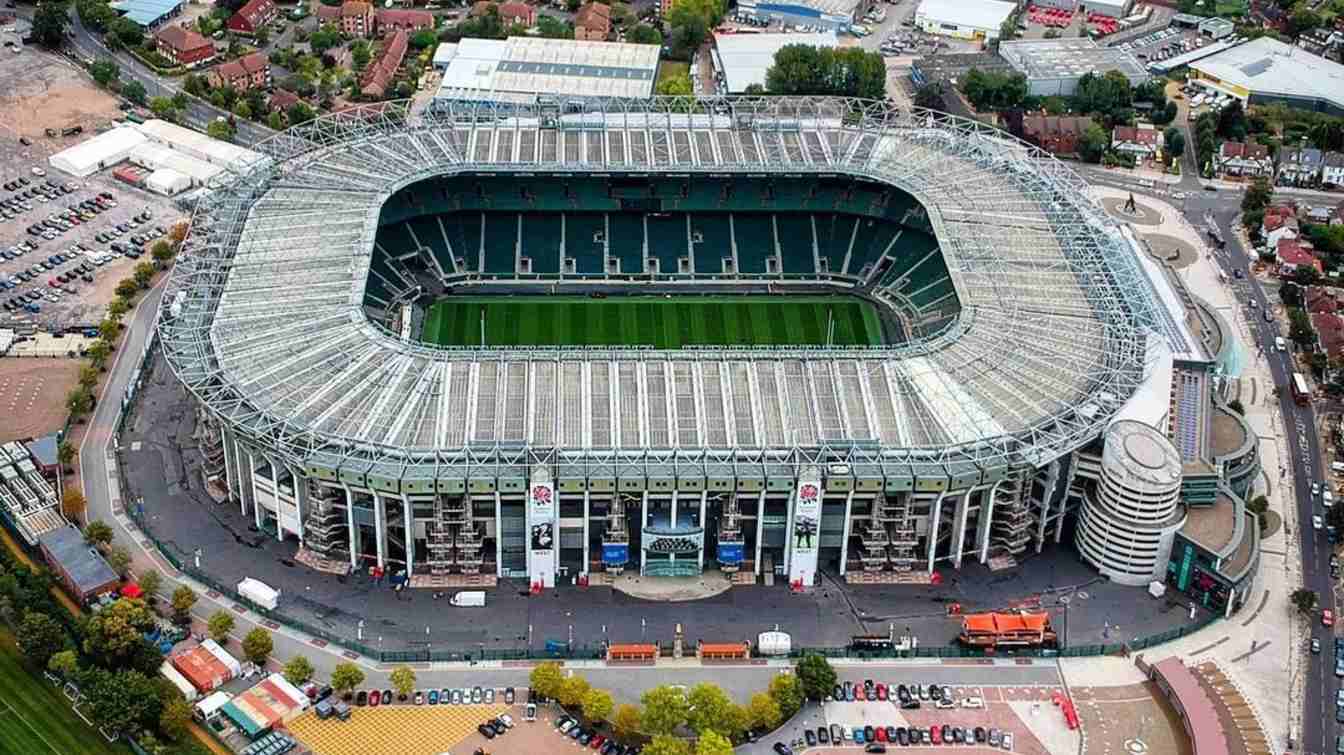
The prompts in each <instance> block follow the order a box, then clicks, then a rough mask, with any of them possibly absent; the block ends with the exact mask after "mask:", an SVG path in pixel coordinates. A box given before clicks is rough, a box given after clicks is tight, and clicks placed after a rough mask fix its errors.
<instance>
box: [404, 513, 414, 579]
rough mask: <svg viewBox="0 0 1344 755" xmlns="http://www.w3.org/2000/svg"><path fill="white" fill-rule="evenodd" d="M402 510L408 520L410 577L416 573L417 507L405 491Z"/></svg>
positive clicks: (408, 572)
mask: <svg viewBox="0 0 1344 755" xmlns="http://www.w3.org/2000/svg"><path fill="white" fill-rule="evenodd" d="M401 511H402V513H403V515H404V517H403V519H404V521H405V522H406V576H407V578H409V577H410V576H411V575H412V574H414V573H415V517H414V516H413V514H414V513H415V509H414V508H413V507H412V506H411V499H410V498H409V497H408V496H407V495H406V494H405V493H402V494H401Z"/></svg>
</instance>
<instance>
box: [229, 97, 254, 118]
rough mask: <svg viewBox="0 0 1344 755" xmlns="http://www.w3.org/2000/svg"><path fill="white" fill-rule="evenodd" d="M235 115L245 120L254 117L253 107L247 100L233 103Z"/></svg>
mask: <svg viewBox="0 0 1344 755" xmlns="http://www.w3.org/2000/svg"><path fill="white" fill-rule="evenodd" d="M233 114H234V115H236V116H238V117H239V118H242V119H244V120H246V119H249V118H251V117H252V106H251V105H250V104H248V102H247V100H238V101H237V102H235V103H233Z"/></svg>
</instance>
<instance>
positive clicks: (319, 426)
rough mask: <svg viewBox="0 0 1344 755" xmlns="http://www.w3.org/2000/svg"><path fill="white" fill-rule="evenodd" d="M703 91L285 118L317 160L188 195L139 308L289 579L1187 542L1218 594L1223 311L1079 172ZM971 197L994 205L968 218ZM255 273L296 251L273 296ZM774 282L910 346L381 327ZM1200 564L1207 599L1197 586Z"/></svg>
mask: <svg viewBox="0 0 1344 755" xmlns="http://www.w3.org/2000/svg"><path fill="white" fill-rule="evenodd" d="M714 107H715V108H716V109H715V111H714V113H713V114H706V113H701V112H697V111H695V110H688V109H687V108H686V107H685V103H684V100H680V99H678V98H661V97H655V98H652V99H648V100H639V101H631V100H622V101H613V100H604V101H600V102H588V103H585V104H584V107H581V108H577V109H575V110H574V111H573V112H570V113H567V112H565V109H564V108H562V107H560V105H559V104H557V103H538V104H533V105H526V106H523V105H519V106H516V107H515V108H514V109H513V110H512V111H511V113H510V115H509V116H508V117H502V118H492V119H489V120H485V119H479V118H477V119H472V118H470V117H469V116H470V115H471V114H472V113H474V112H477V106H475V105H474V104H471V103H466V104H463V105H461V106H460V108H459V106H453V105H449V106H447V107H446V108H445V109H443V110H441V111H439V112H433V113H429V114H426V116H425V117H424V118H423V119H422V120H421V121H420V122H419V123H417V125H416V126H415V128H413V129H412V128H407V127H406V126H405V125H404V124H403V123H400V122H398V121H397V120H395V119H388V120H386V121H382V120H375V119H366V120H360V121H354V120H341V119H339V118H336V117H334V116H332V117H327V118H325V119H320V120H319V121H318V122H315V123H313V124H309V125H306V126H303V127H300V131H299V132H298V133H297V134H296V136H299V137H304V136H305V134H306V133H307V130H311V132H312V134H314V135H316V134H317V133H321V134H322V138H323V139H324V142H323V143H324V145H325V148H324V149H323V150H321V151H320V152H315V151H312V150H310V149H309V148H308V147H307V146H306V145H308V144H310V143H311V141H310V139H309V138H295V139H289V140H283V141H280V142H277V143H275V144H274V149H273V151H272V152H271V156H272V157H273V158H274V160H275V162H274V163H273V164H268V165H266V166H261V167H259V168H258V169H257V170H255V171H253V172H252V173H251V174H250V175H247V176H240V177H239V178H238V179H237V180H236V181H234V182H233V183H231V184H229V185H227V186H223V187H221V188H220V189H218V190H216V191H214V192H212V193H211V194H210V195H209V196H208V197H206V198H204V199H203V200H202V201H201V203H200V205H199V208H198V213H197V215H196V216H195V221H194V222H193V226H192V231H191V234H190V235H189V236H188V238H187V240H186V242H185V243H186V253H185V254H184V255H183V257H182V261H180V262H179V263H178V264H177V266H176V267H175V269H174V272H173V275H172V278H171V279H170V282H169V284H168V288H167V290H166V293H165V297H166V299H167V300H168V301H172V302H173V305H172V306H171V307H170V308H169V309H167V310H166V311H165V314H164V316H163V318H162V319H161V320H160V322H159V325H158V334H159V338H160V341H161V343H162V348H163V353H164V357H165V359H166V361H167V363H168V364H169V365H170V366H171V367H172V369H173V370H174V372H175V374H176V375H177V376H178V378H179V379H180V380H181V381H182V382H183V383H184V384H185V385H186V387H187V388H188V390H189V391H190V392H191V393H192V395H194V396H195V397H196V398H197V399H198V400H199V402H200V414H199V416H200V418H201V426H200V429H199V431H198V438H199V443H200V446H201V448H202V451H203V454H204V456H205V460H206V465H207V469H206V470H205V471H206V474H207V476H210V477H217V478H218V479H220V480H221V482H222V487H223V488H225V489H226V491H227V497H228V499H229V501H230V503H231V505H236V506H239V507H240V510H241V511H242V512H243V513H244V514H245V515H246V516H248V517H249V518H251V519H252V520H253V521H254V522H255V524H256V526H257V527H258V528H259V529H260V530H261V531H264V532H268V533H271V534H272V535H273V536H275V537H276V538H278V539H281V540H287V541H290V542H294V543H296V544H297V545H298V546H299V548H300V554H301V556H303V557H302V558H300V559H299V560H300V562H301V563H304V564H306V565H308V566H311V567H313V568H324V569H329V568H340V569H346V568H362V567H366V566H378V567H383V568H390V569H394V570H399V571H404V572H405V573H406V575H407V576H408V578H409V580H410V584H411V586H412V587H416V586H431V585H436V586H440V585H442V586H446V585H453V584H472V585H482V586H489V585H493V584H495V580H497V579H503V578H516V579H526V580H528V582H529V584H531V585H532V586H533V587H534V588H543V587H551V586H553V585H555V584H557V583H558V582H559V581H561V580H566V579H568V578H570V577H583V578H586V579H591V580H594V581H600V580H603V579H609V578H611V577H612V575H616V574H620V573H622V572H624V571H627V570H628V571H630V572H635V571H638V573H639V574H641V575H646V576H651V577H657V576H670V575H681V576H686V575H696V574H701V573H703V572H705V571H707V570H715V569H716V570H718V571H721V572H723V573H724V574H725V575H728V576H730V577H731V579H732V580H733V581H734V582H735V583H743V584H750V583H753V582H756V581H758V580H760V579H761V578H762V576H763V575H778V576H779V577H781V578H784V579H787V580H788V583H789V584H791V585H796V586H802V585H812V584H815V583H816V582H817V581H818V579H819V572H823V571H824V572H827V573H829V574H833V575H836V576H837V578H840V579H846V580H850V581H863V582H900V581H905V582H908V581H921V580H923V581H927V580H929V579H931V578H932V576H931V575H932V574H933V573H934V572H935V570H937V569H940V568H949V567H950V568H958V567H960V566H962V565H963V564H964V563H966V562H967V561H973V562H978V563H983V564H986V565H988V566H989V567H990V568H992V569H1011V568H1013V567H1014V565H1015V564H1016V563H1018V561H1019V559H1022V558H1025V557H1027V556H1029V555H1030V554H1033V553H1038V552H1040V551H1041V550H1042V549H1044V548H1045V546H1046V545H1047V544H1049V543H1056V542H1063V541H1065V539H1066V538H1071V539H1073V540H1074V541H1075V542H1077V543H1078V544H1079V549H1080V552H1082V553H1084V554H1085V557H1086V558H1088V560H1089V561H1091V562H1092V563H1094V564H1095V565H1096V566H1097V568H1098V570H1099V571H1101V572H1102V573H1105V574H1109V575H1115V576H1117V578H1120V579H1127V580H1133V581H1136V582H1138V581H1143V580H1148V579H1150V578H1153V579H1162V578H1163V577H1161V576H1160V575H1161V574H1162V573H1163V565H1164V564H1166V563H1170V560H1171V559H1175V558H1186V557H1187V554H1195V555H1198V553H1201V552H1202V553H1206V554H1215V555H1214V556H1212V557H1211V558H1206V559H1202V560H1200V559H1196V560H1197V561H1198V564H1197V565H1198V566H1199V568H1200V569H1202V570H1203V571H1204V572H1210V573H1213V576H1210V575H1209V574H1205V575H1204V576H1202V577H1200V578H1198V579H1196V578H1195V577H1193V576H1192V570H1193V568H1194V566H1193V565H1187V566H1188V567H1189V568H1178V569H1177V570H1176V571H1174V572H1169V573H1168V575H1169V576H1168V577H1167V580H1168V584H1170V585H1172V586H1173V587H1175V588H1176V589H1184V590H1187V591H1188V592H1190V593H1191V594H1194V593H1195V591H1197V590H1205V593H1204V594H1206V595H1208V596H1210V597H1207V598H1201V599H1202V600H1208V601H1213V602H1209V603H1206V605H1210V606H1211V607H1214V608H1222V609H1224V610H1229V611H1230V610H1234V609H1235V608H1236V607H1237V606H1239V605H1240V604H1241V603H1242V602H1243V601H1244V599H1245V597H1244V596H1245V595H1247V594H1249V593H1250V592H1251V586H1252V584H1253V581H1254V573H1255V566H1256V564H1257V562H1258V555H1257V547H1258V540H1257V538H1258V532H1257V530H1256V529H1255V526H1254V524H1250V525H1246V524H1245V522H1246V521H1248V520H1249V519H1248V517H1247V516H1246V512H1245V503H1244V499H1245V496H1246V495H1247V491H1248V490H1249V488H1250V486H1251V484H1252V483H1253V481H1254V479H1255V477H1256V475H1258V474H1259V461H1258V457H1257V456H1256V452H1255V444H1254V443H1252V442H1251V441H1250V439H1251V438H1253V437H1254V435H1253V434H1252V433H1251V432H1250V429H1249V427H1248V426H1246V424H1245V422H1244V420H1241V419H1240V418H1239V416H1238V415H1236V414H1235V413H1234V412H1231V411H1230V410H1227V409H1226V407H1225V402H1224V399H1223V397H1222V394H1221V389H1220V379H1219V376H1220V374H1222V372H1223V371H1224V370H1225V369H1226V368H1227V367H1228V366H1229V365H1231V364H1232V362H1233V361H1234V358H1235V349H1234V348H1233V345H1232V343H1231V339H1230V338H1228V337H1225V335H1224V334H1227V333H1230V332H1231V330H1230V329H1229V328H1228V327H1227V325H1226V323H1225V322H1224V321H1222V319H1221V318H1220V316H1219V315H1218V314H1217V313H1216V312H1214V311H1213V310H1212V308H1209V307H1202V306H1201V305H1200V303H1199V301H1198V299H1197V297H1194V296H1193V295H1190V294H1189V293H1188V292H1184V293H1182V294H1178V293H1177V291H1176V289H1175V287H1176V286H1179V285H1180V282H1179V280H1178V279H1172V278H1169V277H1168V276H1167V275H1166V274H1165V273H1164V272H1163V271H1162V269H1161V268H1159V267H1158V266H1157V265H1156V263H1154V262H1153V261H1152V260H1151V259H1149V258H1148V256H1147V255H1146V254H1144V253H1142V252H1141V246H1140V242H1138V241H1137V240H1136V239H1135V237H1134V236H1133V234H1132V233H1131V232H1130V231H1129V230H1128V229H1127V228H1124V227H1120V226H1117V225H1116V224H1115V223H1113V222H1112V221H1110V220H1108V219H1107V218H1106V216H1105V215H1103V214H1102V213H1101V211H1100V210H1099V209H1098V208H1096V207H1095V206H1094V205H1092V204H1091V203H1090V202H1088V201H1087V200H1086V198H1085V192H1084V184H1083V182H1082V181H1081V179H1079V178H1078V177H1077V176H1076V175H1075V174H1074V173H1073V172H1072V171H1070V170H1069V169H1068V168H1067V167H1065V166H1064V165H1063V164H1061V163H1059V162H1057V161H1054V160H1052V159H1049V158H1043V157H1040V156H1039V155H1037V154H1034V153H1032V152H1031V151H1030V150H1028V149H1026V148H1025V147H1024V145H1022V144H1021V143H1018V142H1015V141H1013V140H1011V139H1009V138H1006V137H1005V136H1003V135H1002V134H999V133H995V132H989V131H986V130H984V129H983V128H981V127H979V125H978V124H974V123H972V122H969V121H966V122H963V121H960V120H958V119H955V118H950V117H949V118H946V119H940V120H938V121H936V122H934V121H928V120H926V119H923V118H921V117H919V116H917V115H915V114H910V113H900V112H896V111H893V110H890V109H887V108H880V107H879V108H874V109H873V110H872V111H871V112H867V111H865V112H864V113H863V114H862V115H861V116H860V117H857V118H856V117H855V112H856V111H855V109H854V108H855V104H854V103H853V102H852V101H849V100H830V99H826V98H763V99H762V98H722V99H717V100H715V101H714ZM781 123H787V124H788V125H789V127H788V128H780V127H779V124H781ZM427 164H430V165H433V166H435V167H434V169H433V171H432V173H433V175H427V174H426V168H425V166H426V165H427ZM767 166H769V168H770V169H771V170H769V171H766V170H764V169H765V168H766V167H767ZM282 173H283V180H275V179H276V178H277V177H279V176H280V175H281V174H282ZM767 173H768V174H769V175H762V174H767ZM915 196H918V197H919V200H915V199H914V197H915ZM987 206H992V207H994V208H996V209H997V210H1000V211H1002V212H1004V213H1009V214H1003V215H1000V216H999V217H998V218H997V220H996V222H994V223H986V222H983V213H984V209H983V208H984V207H987ZM1017 218H1022V220H1021V221H1020V222H1019V221H1018V220H1017ZM1078 228H1086V229H1088V232H1087V233H1086V234H1078V233H1076V232H1075V231H1076V229H1078ZM934 229H937V231H936V233H935V231H934ZM739 242H741V243H739ZM1004 260H1012V261H1013V264H1012V265H1011V266H1010V267H1005V266H1004ZM277 267H283V268H284V269H286V270H291V271H294V272H293V274H292V276H291V277H290V278H288V279H286V280H285V281H283V282H281V283H280V284H278V285H277V281H276V278H275V277H274V275H273V274H272V272H271V271H273V270H275V269H277ZM989 280H992V281H993V283H994V284H993V285H986V284H985V283H986V281H989ZM781 281H787V282H788V283H789V285H790V286H794V287H806V288H810V289H811V290H815V291H818V292H829V293H834V294H845V293H861V294H863V295H865V296H867V297H869V298H871V299H872V300H873V301H875V302H878V303H879V304H880V306H881V307H882V308H884V309H888V310H890V312H892V313H893V315H895V316H896V317H897V318H899V320H900V322H902V323H904V325H902V326H901V327H902V328H906V329H908V331H907V333H906V335H905V340H904V341H902V342H899V343H893V344H892V345H887V346H878V347H868V348H845V349H835V348H830V347H807V348H796V347H788V346H784V347H742V346H735V347H732V348H697V349H650V348H635V349H627V348H617V347H594V346H590V347H586V348H572V347H548V346H531V347H503V346H499V347H493V346H492V347H486V346H479V347H470V348H460V349H442V348H437V347H429V346H427V345H425V344H422V343H421V342H420V340H419V338H420V336H419V335H417V331H416V330H415V329H414V328H410V329H405V328H400V327H392V325H394V324H398V323H401V322H406V321H414V319H415V318H414V316H413V313H414V312H415V310H416V308H417V307H421V306H423V302H424V301H425V298H426V297H425V296H424V295H423V292H426V291H434V292H446V291H452V292H453V293H455V294H458V293H460V294H473V295H490V294H492V293H502V292H506V291H507V292H509V294H510V295H511V296H517V295H519V294H518V292H519V290H520V288H521V289H524V290H526V289H529V288H530V289H532V290H536V291H538V292H568V293H583V292H585V291H587V290H590V289H591V287H592V286H600V287H602V290H603V291H604V292H607V293H608V295H619V294H617V293H614V292H616V291H619V290H621V289H622V287H629V288H631V290H639V291H644V292H647V291H654V292H656V293H659V294H661V293H662V292H664V291H666V292H667V293H668V294H669V295H675V293H674V292H677V291H691V292H696V293H699V292H701V291H703V290H705V289H706V288H710V289H715V288H716V287H721V286H723V285H724V284H728V285H730V286H731V287H732V289H731V290H733V291H757V290H758V291H764V290H766V289H767V288H768V287H769V286H772V285H775V284H777V283H778V282H781ZM718 290H722V289H718ZM431 298H432V297H431ZM963 306H974V308H975V312H976V316H975V317H973V318H963V317H962V308H963ZM408 313H409V314H410V315H411V316H410V317H406V315H407V314H408ZM990 353H993V354H995V355H996V358H994V359H988V360H987V359H985V358H984V355H986V354H990ZM1228 423H1231V424H1230V425H1229V424H1228ZM1136 424H1137V425H1139V426H1141V427H1136V426H1135V425H1136ZM1117 443H1118V444H1119V447H1117V448H1112V447H1111V446H1112V445H1113V444H1117ZM1173 454H1174V456H1173ZM1154 460H1156V461H1160V462H1161V465H1162V467H1163V469H1166V470H1170V469H1171V468H1173V467H1172V465H1173V464H1174V463H1175V461H1178V462H1179V464H1178V466H1179V476H1178V479H1173V478H1172V477H1171V476H1170V475H1169V474H1168V475H1167V476H1166V477H1163V478H1161V480H1160V482H1161V485H1156V484H1154V485H1155V487H1154V488H1153V489H1152V490H1148V489H1146V488H1144V489H1138V488H1136V485H1137V483H1132V482H1131V476H1132V475H1135V474H1138V472H1135V471H1134V469H1135V468H1134V465H1135V464H1138V465H1140V466H1142V465H1143V464H1144V463H1148V462H1153V461H1154ZM1173 460H1175V461H1173ZM1173 490H1176V491H1177V492H1175V493H1174V494H1173ZM1173 495H1174V496H1175V503H1174V504H1173ZM1135 496H1137V497H1138V498H1139V499H1141V500H1143V501H1144V502H1145V505H1146V506H1148V507H1149V508H1151V509H1152V512H1151V513H1148V514H1145V516H1144V517H1142V519H1144V521H1134V520H1133V517H1132V516H1131V512H1130V510H1129V508H1127V506H1126V501H1129V500H1131V499H1132V498H1134V497H1135ZM1149 501H1151V504H1149V503H1148V502H1149ZM1194 509H1200V511H1201V512H1202V513H1205V514H1206V516H1205V517H1203V518H1202V519H1201V518H1200V517H1193V518H1195V519H1199V520H1200V521H1199V522H1198V523H1197V524H1191V523H1190V520H1191V519H1192V515H1191V513H1190V512H1191V511H1192V510H1194ZM1163 512H1166V513H1163ZM1173 512H1175V513H1173ZM1162 516H1167V517H1169V518H1170V517H1177V516H1184V519H1183V520H1181V521H1182V523H1181V524H1180V526H1179V527H1177V528H1175V529H1174V530H1173V527H1175V522H1174V521H1173V522H1170V523H1169V522H1168V519H1163V518H1161V517H1162ZM1084 520H1085V523H1084ZM1147 520H1153V522H1156V523H1157V524H1159V525H1161V524H1167V525H1169V526H1164V527H1158V528H1157V530H1156V531H1154V526H1152V522H1149V521H1147ZM1206 520H1207V521H1206ZM1238 522H1241V524H1238ZM1205 525H1207V526H1205ZM1182 538H1184V540H1182ZM1154 542H1156V544H1157V547H1156V548H1154V547H1152V546H1153V543H1154ZM1196 544H1198V545H1196ZM1196 548H1203V551H1197V550H1192V549H1196ZM1190 557H1191V558H1194V555H1191V556H1190ZM1220 559H1221V560H1220ZM1155 575H1158V576H1155ZM1206 577H1207V578H1206ZM1215 577H1217V578H1222V579H1224V580H1225V584H1224V586H1225V587H1226V589H1224V590H1221V591H1212V592H1210V591H1208V590H1207V589H1206V588H1207V587H1208V586H1209V585H1210V580H1213V579H1215ZM767 578H772V577H767ZM282 600H283V599H282ZM1220 600H1221V601H1223V602H1222V603H1218V602H1217V601H1220Z"/></svg>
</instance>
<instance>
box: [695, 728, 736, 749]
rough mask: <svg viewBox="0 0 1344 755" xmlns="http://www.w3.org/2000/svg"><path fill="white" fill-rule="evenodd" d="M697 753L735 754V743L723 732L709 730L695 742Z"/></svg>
mask: <svg viewBox="0 0 1344 755" xmlns="http://www.w3.org/2000/svg"><path fill="white" fill-rule="evenodd" d="M695 755H733V743H732V742H730V741H729V740H728V739H727V738H726V737H724V736H723V735H721V734H718V733H716V732H712V731H707V732H705V733H704V734H701V735H700V740H699V741H697V742H696V743H695Z"/></svg>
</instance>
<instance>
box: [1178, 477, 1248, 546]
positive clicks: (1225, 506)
mask: <svg viewBox="0 0 1344 755" xmlns="http://www.w3.org/2000/svg"><path fill="white" fill-rule="evenodd" d="M1236 533H1237V507H1236V503H1235V502H1233V500H1232V498H1231V497H1230V496H1228V495H1227V494H1226V493H1223V492H1219V493H1218V498H1217V499H1215V500H1214V503H1213V505H1212V506H1188V507H1186V512H1185V526H1184V527H1181V534H1182V535H1184V536H1185V537H1187V538H1189V539H1190V540H1193V541H1195V542H1196V543H1199V544H1200V545H1202V546H1204V547H1205V548H1207V549H1208V550H1209V552H1210V553H1222V552H1223V550H1224V549H1225V548H1227V546H1229V545H1231V544H1232V536H1233V535H1235V534H1236ZM1242 539H1243V540H1245V539H1246V538H1242Z"/></svg>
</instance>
